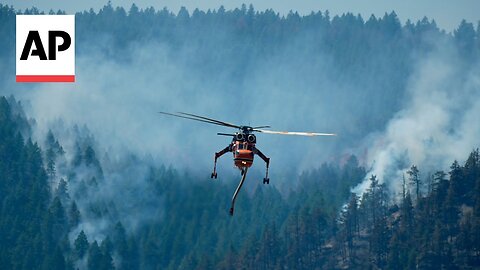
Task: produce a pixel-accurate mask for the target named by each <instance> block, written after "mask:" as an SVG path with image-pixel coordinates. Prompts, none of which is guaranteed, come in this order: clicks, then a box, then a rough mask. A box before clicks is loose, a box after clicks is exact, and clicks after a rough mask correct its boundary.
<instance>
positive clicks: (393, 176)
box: [352, 41, 480, 196]
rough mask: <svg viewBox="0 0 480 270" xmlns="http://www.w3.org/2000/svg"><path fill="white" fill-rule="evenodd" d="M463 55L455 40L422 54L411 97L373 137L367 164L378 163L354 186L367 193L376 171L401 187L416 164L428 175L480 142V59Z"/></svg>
mask: <svg viewBox="0 0 480 270" xmlns="http://www.w3.org/2000/svg"><path fill="white" fill-rule="evenodd" d="M467 62H468V61H462V60H460V57H459V55H458V54H457V52H456V50H455V49H454V48H452V47H451V46H449V42H447V41H443V42H438V43H437V45H436V49H435V50H434V51H432V52H431V53H430V54H428V55H427V56H426V57H425V58H422V59H418V64H417V66H416V71H415V72H414V73H413V75H412V76H411V77H410V79H409V84H408V93H409V98H407V100H406V102H405V106H404V108H403V109H402V110H400V111H399V112H398V113H397V114H396V115H395V116H394V117H393V118H392V119H391V120H390V121H389V123H388V125H387V126H386V128H385V131H384V132H383V133H381V134H375V135H374V136H372V137H373V140H372V141H370V142H369V143H370V145H371V147H370V148H369V150H368V151H369V152H368V156H367V164H369V165H371V166H372V168H371V170H370V171H369V172H368V174H367V176H366V178H365V179H364V181H363V182H362V183H361V184H359V185H358V186H356V187H354V188H353V189H352V191H353V192H355V193H357V194H359V195H362V194H363V193H364V192H365V191H366V189H367V188H368V186H369V185H370V181H369V178H370V176H371V175H376V176H377V179H379V181H380V183H382V182H383V183H386V185H387V187H388V188H389V189H390V191H392V195H394V196H395V195H398V194H400V191H401V184H402V177H403V175H404V174H405V172H406V171H407V170H408V169H409V168H410V167H411V166H412V165H416V166H417V167H419V170H420V174H421V175H420V177H421V178H423V179H424V178H426V176H427V175H428V174H429V173H432V172H435V171H437V170H445V171H448V168H449V165H450V164H451V163H452V162H453V161H454V160H458V161H459V162H461V161H462V160H464V159H466V158H467V156H468V154H469V152H471V151H472V150H473V149H474V148H476V147H478V146H479V144H480V141H479V139H478V138H479V137H480V119H479V116H480V68H479V67H480V63H467Z"/></svg>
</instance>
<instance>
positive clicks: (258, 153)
mask: <svg viewBox="0 0 480 270" xmlns="http://www.w3.org/2000/svg"><path fill="white" fill-rule="evenodd" d="M253 151H254V153H255V154H257V155H258V156H259V157H260V158H262V159H263V161H265V164H266V165H267V170H266V173H265V178H263V184H267V185H268V184H270V178H268V167H269V166H270V158H268V157H267V156H265V155H264V154H263V153H262V152H261V151H260V150H258V148H256V147H255V148H254V150H253Z"/></svg>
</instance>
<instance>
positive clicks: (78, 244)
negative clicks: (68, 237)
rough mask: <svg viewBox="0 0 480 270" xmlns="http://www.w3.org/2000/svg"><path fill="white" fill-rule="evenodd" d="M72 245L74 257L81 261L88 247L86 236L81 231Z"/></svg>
mask: <svg viewBox="0 0 480 270" xmlns="http://www.w3.org/2000/svg"><path fill="white" fill-rule="evenodd" d="M74 245H75V254H76V257H77V258H79V259H82V258H83V256H85V254H86V253H87V251H88V247H89V243H88V240H87V236H86V235H85V233H84V232H83V230H82V231H81V232H80V233H79V234H78V236H77V239H75V243H74ZM97 246H98V245H97Z"/></svg>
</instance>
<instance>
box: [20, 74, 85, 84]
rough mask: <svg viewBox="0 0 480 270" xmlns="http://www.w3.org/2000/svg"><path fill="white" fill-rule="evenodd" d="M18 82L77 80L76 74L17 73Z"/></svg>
mask: <svg viewBox="0 0 480 270" xmlns="http://www.w3.org/2000/svg"><path fill="white" fill-rule="evenodd" d="M17 82H75V75H17Z"/></svg>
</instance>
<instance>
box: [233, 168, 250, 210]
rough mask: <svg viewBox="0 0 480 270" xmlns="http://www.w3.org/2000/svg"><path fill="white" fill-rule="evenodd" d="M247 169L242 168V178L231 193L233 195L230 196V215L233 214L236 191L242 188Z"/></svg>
mask: <svg viewBox="0 0 480 270" xmlns="http://www.w3.org/2000/svg"><path fill="white" fill-rule="evenodd" d="M247 171H248V168H245V169H242V179H241V180H240V183H238V187H237V189H236V190H235V193H234V194H233V197H232V206H231V207H230V216H233V209H234V208H235V200H236V199H237V195H238V192H239V191H240V189H241V188H242V185H243V182H245V178H246V177H247Z"/></svg>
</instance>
